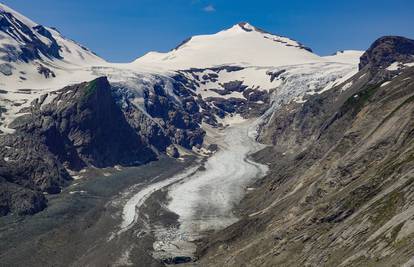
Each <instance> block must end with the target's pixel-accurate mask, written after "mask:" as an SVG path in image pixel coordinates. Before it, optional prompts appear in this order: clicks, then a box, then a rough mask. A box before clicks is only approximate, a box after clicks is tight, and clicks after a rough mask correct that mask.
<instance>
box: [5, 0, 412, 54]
mask: <svg viewBox="0 0 414 267" xmlns="http://www.w3.org/2000/svg"><path fill="white" fill-rule="evenodd" d="M2 3H4V4H6V5H8V6H10V7H12V8H14V9H16V10H17V11H19V12H20V13H22V14H24V15H26V16H27V17H29V18H31V19H32V20H34V21H36V22H38V23H40V24H43V25H46V26H54V27H56V28H58V29H59V30H60V31H61V32H62V33H63V34H64V35H65V36H67V37H69V38H71V39H74V40H76V41H78V42H80V43H82V44H83V45H85V46H87V47H89V48H90V49H92V50H93V51H95V52H96V53H97V54H99V55H100V56H102V57H104V58H105V59H107V60H110V61H116V62H126V61H131V60H133V59H135V58H137V57H139V56H141V55H143V54H144V53H146V52H148V51H151V50H156V51H168V50H169V49H171V48H174V47H175V46H176V45H177V44H179V43H180V42H181V41H182V40H184V39H186V38H187V37H190V36H192V35H196V34H208V33H215V32H217V31H219V30H221V29H225V28H228V27H230V26H232V25H234V24H236V23H238V22H241V21H248V22H250V23H251V24H253V25H254V26H257V27H259V28H263V29H265V30H267V31H270V32H273V33H275V34H279V35H283V36H287V37H290V38H293V39H295V40H298V41H300V42H302V43H304V44H305V45H307V46H309V47H311V48H312V49H313V50H314V51H315V52H316V53H318V54H320V55H326V54H331V53H334V52H335V51H337V50H343V49H366V48H367V47H368V46H369V45H370V44H371V43H372V42H373V41H374V40H375V39H376V38H378V37H380V36H382V35H402V36H406V37H409V38H414V27H413V26H414V1H413V0H347V1H343V0H319V1H318V0H313V1H311V0H301V1H300V0H284V1H279V0H273V1H272V0H269V1H264V0H255V1H251V0H250V1H244V0H238V1H230V0H118V1H109V0H30V1H28V0H2Z"/></svg>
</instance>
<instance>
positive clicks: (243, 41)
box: [134, 23, 323, 69]
mask: <svg viewBox="0 0 414 267" xmlns="http://www.w3.org/2000/svg"><path fill="white" fill-rule="evenodd" d="M309 50H310V49H308V48H306V47H304V46H303V45H301V44H300V43H298V42H296V41H293V40H291V39H289V38H285V37H280V36H277V35H273V34H270V33H267V32H264V31H262V30H260V29H258V28H256V27H254V26H252V25H250V24H248V23H239V24H236V25H234V26H233V27H232V28H230V29H227V30H223V31H221V32H219V33H216V34H212V35H199V36H194V37H192V38H190V39H188V40H187V41H185V42H183V43H182V44H181V45H180V46H179V47H177V48H175V49H174V50H172V51H170V52H168V53H158V52H150V53H148V54H146V55H145V56H143V57H141V58H138V59H137V60H136V61H135V62H134V64H136V65H157V66H162V67H165V68H169V69H188V68H208V67H214V66H222V65H238V66H281V65H291V64H301V63H309V62H315V61H322V60H323V59H321V58H320V57H319V56H317V55H315V54H313V53H312V52H311V51H309Z"/></svg>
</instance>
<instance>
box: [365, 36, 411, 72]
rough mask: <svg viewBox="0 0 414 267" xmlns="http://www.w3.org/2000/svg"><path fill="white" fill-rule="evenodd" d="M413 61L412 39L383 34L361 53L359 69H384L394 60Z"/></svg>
mask: <svg viewBox="0 0 414 267" xmlns="http://www.w3.org/2000/svg"><path fill="white" fill-rule="evenodd" d="M412 61H414V40H411V39H408V38H405V37H400V36H384V37H381V38H379V39H378V40H376V41H375V42H374V43H373V44H372V45H371V47H370V48H369V49H368V50H367V51H366V52H365V53H364V54H363V55H362V57H361V59H360V63H359V69H360V70H362V69H363V68H365V67H367V66H368V67H369V68H371V69H385V68H387V67H389V66H390V65H391V64H392V63H394V62H401V63H407V62H412Z"/></svg>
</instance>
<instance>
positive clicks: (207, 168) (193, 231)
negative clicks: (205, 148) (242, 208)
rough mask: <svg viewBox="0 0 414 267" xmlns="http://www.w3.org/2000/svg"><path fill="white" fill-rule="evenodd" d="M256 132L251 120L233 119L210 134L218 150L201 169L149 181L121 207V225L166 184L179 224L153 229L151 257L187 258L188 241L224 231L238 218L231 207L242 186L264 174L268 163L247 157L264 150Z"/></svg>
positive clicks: (190, 244)
mask: <svg viewBox="0 0 414 267" xmlns="http://www.w3.org/2000/svg"><path fill="white" fill-rule="evenodd" d="M255 133H256V127H255V124H254V123H252V121H243V122H239V123H235V124H232V125H231V126H229V127H227V128H226V129H224V130H220V131H218V132H217V133H216V134H215V135H214V137H212V138H213V141H214V143H216V144H218V146H219V148H220V149H219V151H218V152H216V153H215V154H214V155H212V156H211V157H210V158H209V159H208V160H207V161H206V162H205V163H204V165H203V167H204V168H203V169H202V170H198V171H195V172H194V171H187V172H185V173H183V174H184V175H183V174H182V175H178V176H176V177H172V178H171V179H169V181H164V182H160V183H158V184H156V185H150V186H149V187H150V188H149V189H148V190H144V191H145V192H144V193H138V194H137V195H136V196H134V197H133V198H131V201H129V203H128V207H127V206H126V207H125V209H124V214H125V215H128V216H126V217H124V225H123V226H124V227H125V226H126V224H128V222H132V220H131V219H132V218H131V217H132V216H131V212H136V211H137V210H139V206H140V205H142V204H143V202H144V201H145V199H146V198H148V195H149V194H148V193H150V194H151V192H154V189H156V188H157V189H160V188H163V187H164V188H168V199H169V202H168V204H167V207H168V209H169V210H170V211H172V212H174V213H176V214H177V215H179V220H178V221H179V227H178V228H171V229H165V228H163V227H158V228H153V229H152V230H153V231H154V233H155V238H156V242H155V243H154V256H155V257H157V258H174V257H178V256H180V257H182V256H187V257H191V256H192V255H193V253H194V252H195V245H194V244H193V242H192V241H194V240H195V239H198V238H199V237H200V236H201V235H202V234H203V233H204V232H205V231H208V230H217V229H222V228H224V227H227V226H229V225H231V224H232V223H234V222H236V221H237V217H236V216H235V215H234V214H233V212H232V210H233V208H234V206H235V204H237V203H238V202H239V201H240V200H241V199H242V197H243V195H244V194H245V191H246V186H247V185H248V184H249V183H251V182H252V181H253V180H254V179H257V178H260V177H262V176H264V175H265V174H266V172H267V169H268V168H267V166H265V165H262V164H259V163H256V162H253V161H251V160H250V159H248V156H249V154H251V153H254V152H256V151H258V150H260V149H261V148H263V145H261V144H259V143H257V142H256V141H255V139H254V135H255ZM132 202H133V203H132ZM137 207H138V208H137ZM135 216H137V214H136V213H135Z"/></svg>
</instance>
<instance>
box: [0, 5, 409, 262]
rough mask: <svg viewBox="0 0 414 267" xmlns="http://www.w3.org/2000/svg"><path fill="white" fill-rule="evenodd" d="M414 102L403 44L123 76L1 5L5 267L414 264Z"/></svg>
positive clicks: (229, 35)
mask: <svg viewBox="0 0 414 267" xmlns="http://www.w3.org/2000/svg"><path fill="white" fill-rule="evenodd" d="M413 99H414V40H411V39H409V38H405V37H401V36H384V37H380V38H378V39H377V40H373V43H372V44H371V46H370V47H369V48H368V49H367V50H366V51H358V50H345V51H338V52H337V53H335V54H333V55H330V56H320V55H318V54H316V53H315V52H313V51H312V49H311V48H309V47H307V46H305V45H303V44H301V43H300V42H298V41H295V40H293V39H290V38H287V37H282V36H279V35H276V34H273V33H270V32H267V31H265V30H263V29H260V28H257V27H255V26H253V25H251V24H249V23H246V22H241V23H237V24H235V25H233V26H231V27H229V28H227V29H224V30H221V31H219V32H217V33H213V34H206V35H197V36H192V37H191V38H189V39H187V40H186V41H184V42H182V43H181V44H180V45H179V46H177V47H176V48H174V49H172V50H170V51H168V52H155V51H154V52H149V53H147V54H145V55H144V56H142V57H139V58H137V59H136V60H134V61H132V62H127V63H112V62H108V61H106V60H105V59H103V58H101V57H99V56H98V55H96V54H95V53H94V52H92V51H91V50H89V49H88V48H85V47H84V46H82V45H80V44H78V43H77V42H75V41H72V40H70V39H68V38H66V37H65V36H64V35H63V34H62V33H60V32H59V31H57V30H56V29H55V28H49V27H44V26H42V25H40V24H37V23H36V22H33V21H32V20H30V19H29V18H27V17H25V16H24V15H22V14H20V13H18V12H17V11H15V10H13V9H11V8H9V7H7V6H6V5H4V4H0V262H1V264H0V265H4V266H170V265H178V264H182V265H183V266H220V267H221V266H407V267H408V266H413V259H414V250H413V249H412V248H413V247H414V243H413V242H414V219H413V214H414V213H413V207H414V186H413V182H414V120H413V118H414V101H413Z"/></svg>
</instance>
